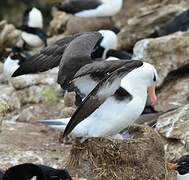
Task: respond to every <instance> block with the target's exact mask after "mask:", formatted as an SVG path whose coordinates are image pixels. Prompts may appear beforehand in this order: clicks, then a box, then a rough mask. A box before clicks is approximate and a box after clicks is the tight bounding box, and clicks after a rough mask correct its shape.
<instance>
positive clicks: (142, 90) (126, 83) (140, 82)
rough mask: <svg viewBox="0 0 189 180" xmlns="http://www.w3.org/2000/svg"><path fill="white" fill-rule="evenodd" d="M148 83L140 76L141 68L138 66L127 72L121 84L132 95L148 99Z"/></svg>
mask: <svg viewBox="0 0 189 180" xmlns="http://www.w3.org/2000/svg"><path fill="white" fill-rule="evenodd" d="M146 84H147V83H146V82H145V79H142V78H141V77H140V68H137V69H135V70H133V71H131V72H130V73H129V74H127V75H126V76H125V77H124V78H122V80H121V86H122V87H123V88H124V89H126V90H127V91H128V92H129V93H130V94H131V95H132V96H134V97H139V98H143V99H144V100H145V101H146V99H147V85H146Z"/></svg>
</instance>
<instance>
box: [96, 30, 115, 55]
mask: <svg viewBox="0 0 189 180" xmlns="http://www.w3.org/2000/svg"><path fill="white" fill-rule="evenodd" d="M99 33H100V34H101V35H102V36H103V39H102V41H101V43H100V46H101V47H102V48H104V53H103V57H105V56H106V52H107V51H108V50H109V49H116V48H117V45H118V37H117V35H116V33H114V32H113V31H111V30H100V31H99Z"/></svg>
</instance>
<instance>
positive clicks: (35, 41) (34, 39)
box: [22, 32, 43, 47]
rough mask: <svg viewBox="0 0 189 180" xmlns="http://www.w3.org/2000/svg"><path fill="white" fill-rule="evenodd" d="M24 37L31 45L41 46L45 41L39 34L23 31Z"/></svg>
mask: <svg viewBox="0 0 189 180" xmlns="http://www.w3.org/2000/svg"><path fill="white" fill-rule="evenodd" d="M22 39H23V40H24V41H25V42H26V44H28V45H29V46H31V47H40V46H42V45H43V41H42V40H41V38H40V37H39V36H37V35H34V34H30V33H27V32H22Z"/></svg>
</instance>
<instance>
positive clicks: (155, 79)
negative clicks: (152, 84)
mask: <svg viewBox="0 0 189 180" xmlns="http://www.w3.org/2000/svg"><path fill="white" fill-rule="evenodd" d="M153 81H157V78H156V75H155V73H154V78H153Z"/></svg>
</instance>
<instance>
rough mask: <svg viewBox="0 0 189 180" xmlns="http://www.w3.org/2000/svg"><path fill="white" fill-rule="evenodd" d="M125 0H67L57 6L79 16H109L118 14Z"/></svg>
mask: <svg viewBox="0 0 189 180" xmlns="http://www.w3.org/2000/svg"><path fill="white" fill-rule="evenodd" d="M122 4H123V0H66V1H64V2H63V3H61V4H59V5H57V8H58V9H59V10H61V11H64V12H66V13H71V14H74V15H75V16H79V17H108V16H114V15H116V14H117V13H118V12H119V11H120V10H121V8H122Z"/></svg>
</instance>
